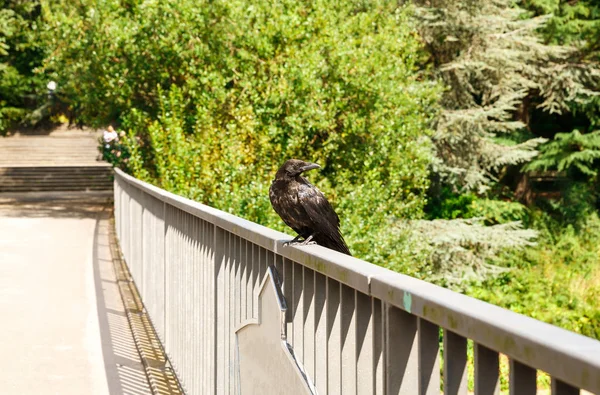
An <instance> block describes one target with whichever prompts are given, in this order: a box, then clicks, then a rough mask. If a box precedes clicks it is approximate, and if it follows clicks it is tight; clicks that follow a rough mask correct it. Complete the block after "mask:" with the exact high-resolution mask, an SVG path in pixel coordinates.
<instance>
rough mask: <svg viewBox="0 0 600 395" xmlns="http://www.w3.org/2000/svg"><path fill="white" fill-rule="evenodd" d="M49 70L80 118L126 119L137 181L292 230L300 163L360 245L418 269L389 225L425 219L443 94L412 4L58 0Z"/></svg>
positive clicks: (375, 256)
mask: <svg viewBox="0 0 600 395" xmlns="http://www.w3.org/2000/svg"><path fill="white" fill-rule="evenodd" d="M45 10H46V13H45V17H46V20H47V21H48V25H47V27H46V31H45V33H44V34H45V37H46V39H47V40H49V41H52V42H59V41H60V42H62V43H68V44H65V45H61V46H57V49H56V50H55V51H54V52H53V56H52V58H49V59H48V63H47V66H46V69H47V71H48V72H52V73H53V74H52V75H53V76H54V78H56V80H57V82H58V84H59V86H61V87H62V94H63V95H65V97H66V98H68V100H69V102H71V103H72V105H73V107H74V108H77V109H78V110H77V111H78V116H79V117H80V118H81V119H82V120H84V121H85V122H87V123H90V124H93V125H101V124H103V123H105V122H107V121H111V120H114V119H115V118H116V119H118V120H119V121H120V122H122V125H121V126H122V128H124V129H125V130H127V136H126V137H124V138H123V139H121V144H123V145H125V147H126V148H127V151H128V153H129V155H130V157H129V158H128V161H127V162H123V163H121V165H122V166H124V167H126V168H127V169H128V170H129V171H130V172H132V173H133V174H134V175H135V176H138V177H140V178H143V179H145V180H147V181H150V182H153V183H155V184H157V185H159V186H161V187H164V188H166V189H168V190H171V191H173V192H176V193H179V194H182V195H184V196H188V197H190V198H193V199H196V200H199V201H202V202H204V203H207V204H210V205H212V206H214V207H217V208H221V209H224V210H226V211H229V212H232V213H235V214H237V215H241V216H243V217H245V218H248V219H251V220H254V221H257V222H259V223H262V224H265V225H268V226H272V227H275V228H277V229H281V230H286V228H285V226H284V225H283V223H282V222H281V220H280V219H279V218H278V217H277V216H276V214H275V213H274V212H273V210H272V209H271V207H270V202H269V200H268V187H269V185H270V182H271V180H272V178H273V176H274V172H275V171H276V169H277V167H278V166H280V165H281V164H282V163H283V162H284V161H285V160H286V159H288V158H292V157H296V158H304V159H307V160H311V161H314V162H317V163H319V164H320V165H321V166H322V170H321V171H320V172H314V173H312V174H309V175H308V177H309V178H310V179H311V181H314V182H315V183H316V184H317V185H318V186H319V187H320V188H321V189H322V190H323V191H324V192H325V194H326V195H327V196H328V198H329V199H330V200H331V201H332V203H333V204H334V205H335V206H336V208H337V210H338V212H339V214H340V217H341V218H342V227H343V229H342V231H343V232H344V234H345V235H346V238H347V239H348V241H349V243H350V246H351V249H352V251H353V252H354V253H355V254H356V255H358V256H360V257H363V258H365V259H369V260H371V261H373V262H376V263H380V264H386V265H388V266H390V267H392V266H393V267H396V268H407V267H409V266H410V262H412V259H414V257H415V254H414V253H412V252H411V248H410V246H409V244H410V243H409V240H408V239H406V242H402V240H403V239H402V235H399V236H395V235H394V234H391V233H390V232H389V231H388V230H387V226H388V224H389V223H390V221H391V220H393V219H395V218H419V217H421V216H422V212H423V206H424V204H425V191H426V190H427V188H428V186H429V181H428V166H429V164H430V160H431V156H432V153H431V144H430V142H429V139H428V134H429V130H428V128H427V125H428V123H429V122H430V120H431V117H433V116H434V115H435V103H436V101H437V97H438V91H439V89H438V88H437V85H436V84H435V83H431V82H427V81H423V78H422V76H421V75H420V74H419V73H418V67H419V62H420V61H421V60H422V59H423V56H422V52H421V44H420V42H419V40H418V37H417V35H416V34H415V29H414V26H413V22H412V20H411V19H410V15H409V13H410V10H409V8H407V7H404V6H398V5H395V4H394V3H391V2H387V1H375V2H370V3H363V2H344V3H339V2H334V1H315V2H308V3H306V2H296V1H287V0H282V1H278V2H275V3H273V2H267V1H259V2H253V3H252V4H250V3H249V2H247V1H241V0H238V1H226V2H225V1H218V2H202V3H201V4H199V3H198V2H196V1H191V0H188V1H177V2H175V1H167V2H143V3H139V4H137V5H135V4H134V5H132V6H131V7H128V8H124V7H121V6H120V2H118V1H108V2H105V3H102V4H97V3H96V2H91V1H90V2H86V1H83V2H81V3H80V6H78V7H73V6H72V5H70V4H69V2H59V3H53V2H48V3H46V9H45Z"/></svg>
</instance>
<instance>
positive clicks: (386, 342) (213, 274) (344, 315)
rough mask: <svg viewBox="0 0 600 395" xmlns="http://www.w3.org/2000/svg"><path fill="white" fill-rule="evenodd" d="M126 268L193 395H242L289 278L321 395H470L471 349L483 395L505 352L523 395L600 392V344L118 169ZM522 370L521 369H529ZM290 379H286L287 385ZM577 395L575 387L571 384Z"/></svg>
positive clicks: (118, 219) (292, 326)
mask: <svg viewBox="0 0 600 395" xmlns="http://www.w3.org/2000/svg"><path fill="white" fill-rule="evenodd" d="M115 173H116V174H115V188H114V191H115V228H116V233H117V236H118V238H119V241H120V246H121V250H122V253H123V257H124V259H125V260H126V262H127V264H128V265H129V268H130V272H131V273H132V277H133V279H134V281H135V283H136V285H137V286H138V289H139V290H140V293H141V295H142V299H143V302H144V306H145V308H146V310H147V311H148V313H149V315H150V317H151V319H152V321H153V323H154V325H155V327H156V329H157V332H158V334H159V337H160V339H161V341H162V343H163V345H164V347H165V350H166V352H167V355H168V357H169V359H170V360H171V363H172V365H173V367H174V369H175V372H176V373H177V374H178V376H179V378H180V380H181V382H182V384H183V386H184V389H185V390H186V392H187V393H188V394H204V393H216V394H238V393H240V392H244V391H245V389H244V388H243V387H242V385H243V383H240V381H239V375H238V368H239V364H240V363H248V364H252V363H253V361H240V360H239V358H238V356H237V355H236V330H238V329H239V328H240V326H241V325H242V324H245V323H247V322H248V321H249V320H251V319H258V316H259V314H258V304H257V302H258V300H257V296H258V291H259V289H260V285H261V284H262V281H263V279H264V278H265V276H266V273H267V268H269V267H271V268H274V269H275V270H276V273H277V276H278V277H279V279H280V282H281V287H282V289H281V291H282V294H283V297H284V298H285V301H286V304H287V311H286V316H285V328H286V332H287V338H286V340H287V342H288V343H289V345H290V346H291V347H292V352H293V353H294V355H295V356H296V358H297V360H298V363H299V366H301V367H302V368H303V370H304V372H305V374H306V377H307V379H308V381H309V382H310V383H311V384H314V386H315V388H316V390H317V391H318V393H327V394H370V393H375V394H408V395H415V394H419V395H424V394H439V392H440V379H441V378H440V347H439V340H440V328H441V329H442V330H443V334H444V335H443V342H444V372H443V375H444V393H446V394H465V393H466V377H467V376H466V345H467V339H469V341H473V343H474V345H475V346H474V347H475V350H474V351H475V393H476V394H497V393H498V392H499V369H498V364H499V360H498V355H499V353H502V354H505V355H507V356H508V358H509V361H510V378H509V386H510V391H511V394H519V395H521V394H522V395H528V394H534V393H535V390H536V388H535V377H536V369H539V370H542V371H545V372H547V373H548V374H549V375H550V376H551V377H553V379H552V391H553V392H552V393H553V394H574V393H578V392H579V388H582V389H587V390H589V391H590V392H592V393H600V342H597V341H595V340H592V339H589V338H585V337H582V336H580V335H577V334H574V333H571V332H567V331H565V330H562V329H560V328H556V327H553V326H551V325H547V324H543V323H541V322H539V321H536V320H533V319H531V318H527V317H524V316H521V315H519V314H515V313H512V312H510V311H507V310H504V309H501V308H499V307H496V306H492V305H489V304H487V303H483V302H480V301H477V300H474V299H472V298H469V297H466V296H464V295H460V294H458V293H455V292H451V291H449V290H446V289H442V288H440V287H436V286H434V285H432V284H428V283H425V282H423V281H419V280H416V279H414V278H410V277H407V276H403V275H400V274H397V273H392V272H390V271H388V270H386V269H383V268H381V267H377V266H374V265H370V264H368V263H366V262H364V261H361V260H359V259H356V258H353V257H350V256H346V255H342V254H339V253H337V252H334V251H330V250H327V249H325V248H322V247H319V246H305V247H297V246H287V247H284V246H283V242H284V241H286V240H289V239H290V238H291V237H289V236H288V235H285V234H282V233H279V232H275V231H273V230H270V229H267V228H264V227H262V226H260V225H257V224H254V223H251V222H248V221H245V220H243V219H241V218H237V217H235V216H232V215H230V214H227V213H224V212H221V211H219V210H215V209H213V208H210V207H207V206H203V205H201V204H198V203H196V202H192V201H189V200H187V199H184V198H181V197H178V196H176V195H173V194H170V193H168V192H166V191H163V190H161V189H159V188H156V187H153V186H151V185H148V184H145V183H143V182H141V181H139V180H135V179H134V178H132V177H129V176H127V175H125V174H123V173H122V172H120V171H119V170H115ZM517 361H519V362H517ZM276 380H277V377H274V382H276ZM567 383H568V384H567Z"/></svg>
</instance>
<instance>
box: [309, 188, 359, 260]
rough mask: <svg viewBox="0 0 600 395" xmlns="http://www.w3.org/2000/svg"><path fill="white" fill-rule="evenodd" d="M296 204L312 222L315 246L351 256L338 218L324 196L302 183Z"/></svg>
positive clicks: (317, 190)
mask: <svg viewBox="0 0 600 395" xmlns="http://www.w3.org/2000/svg"><path fill="white" fill-rule="evenodd" d="M298 202H299V203H300V204H301V206H302V208H304V211H306V214H307V215H308V217H309V218H310V220H311V222H312V228H313V231H314V235H313V238H314V240H315V241H316V242H317V244H319V245H322V246H324V247H328V248H331V249H333V250H336V251H339V252H342V253H344V254H348V255H351V254H350V250H349V249H348V246H347V245H346V242H345V241H344V238H343V237H342V234H341V232H340V218H339V217H338V215H337V214H336V212H335V211H334V210H333V207H331V204H330V203H329V201H327V198H325V195H323V193H322V192H321V191H319V189H317V188H316V187H315V186H313V185H311V184H310V183H308V182H307V183H306V184H304V183H303V184H301V185H300V188H299V190H298Z"/></svg>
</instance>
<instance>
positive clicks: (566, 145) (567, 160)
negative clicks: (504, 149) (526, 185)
mask: <svg viewBox="0 0 600 395" xmlns="http://www.w3.org/2000/svg"><path fill="white" fill-rule="evenodd" d="M540 151H541V154H540V155H539V156H538V157H536V158H535V159H534V160H533V161H532V162H531V163H529V164H528V165H527V166H526V167H525V170H549V169H552V170H558V171H571V172H572V171H573V170H575V169H576V170H578V171H579V172H581V173H582V174H584V175H586V176H587V177H595V176H596V175H597V174H598V170H597V160H598V159H600V130H598V131H595V132H593V133H588V134H581V133H580V132H579V131H578V130H573V131H572V132H571V133H557V134H556V136H555V137H554V140H552V141H550V142H548V143H547V144H545V145H543V146H542V147H541V149H540Z"/></svg>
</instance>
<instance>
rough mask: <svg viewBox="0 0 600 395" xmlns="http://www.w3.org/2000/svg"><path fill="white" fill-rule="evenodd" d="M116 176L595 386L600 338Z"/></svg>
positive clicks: (533, 363) (598, 389)
mask: <svg viewBox="0 0 600 395" xmlns="http://www.w3.org/2000/svg"><path fill="white" fill-rule="evenodd" d="M115 176H116V177H118V178H120V179H121V180H124V181H126V182H127V183H128V184H129V185H132V186H135V187H136V188H138V189H139V190H141V191H143V192H144V193H147V194H149V195H151V196H153V197H155V198H157V199H159V200H160V201H162V202H165V203H168V204H170V205H173V206H175V207H177V208H179V209H181V210H183V211H185V212H187V213H189V214H191V215H194V216H197V217H199V218H201V219H203V220H206V221H209V222H211V223H213V224H215V225H216V226H218V227H220V228H222V229H224V230H226V231H228V232H230V233H232V234H234V235H237V236H239V237H242V238H244V239H246V240H249V241H251V242H252V243H255V244H257V245H260V246H261V247H263V248H265V249H267V250H269V251H271V252H274V253H277V254H279V255H281V256H283V257H284V258H288V259H290V260H293V261H294V262H297V263H299V264H301V265H304V266H305V267H307V268H310V269H312V270H315V271H316V272H319V273H321V274H323V275H325V276H327V277H330V278H333V279H335V280H337V281H339V282H341V283H344V284H346V285H348V286H350V287H352V288H354V289H356V290H358V291H360V292H362V293H364V294H366V295H369V296H372V297H374V298H377V299H380V300H382V301H384V302H386V303H389V304H390V305H393V306H395V307H398V308H400V309H402V310H405V311H407V312H408V313H410V314H412V315H415V316H417V317H420V318H423V319H425V320H427V321H430V322H432V323H434V324H436V325H438V326H440V327H442V328H446V329H447V330H449V331H451V332H454V333H456V334H458V335H460V336H463V337H466V338H468V339H472V340H473V341H474V342H476V343H478V344H481V345H483V346H485V347H488V348H490V349H493V350H495V351H497V352H500V353H502V354H506V355H508V356H509V357H510V358H513V359H515V360H518V361H519V362H521V363H523V364H525V365H528V366H530V367H532V368H535V369H540V370H542V371H545V372H546V373H548V374H550V375H551V376H552V377H555V378H557V379H560V380H562V381H564V382H567V383H569V384H571V385H573V386H577V387H579V388H582V389H586V390H588V391H591V392H593V393H600V341H597V340H594V339H592V338H589V337H586V336H582V335H579V334H577V333H574V332H571V331H568V330H565V329H562V328H559V327H557V326H553V325H550V324H547V323H544V322H541V321H538V320H535V319H533V318H530V317H527V316H524V315H522V314H519V313H515V312H512V311H510V310H507V309H504V308H501V307H498V306H494V305H492V304H489V303H486V302H483V301H481V300H477V299H475V298H472V297H469V296H466V295H462V294H460V293H457V292H453V291H450V290H448V289H445V288H442V287H439V286H437V285H434V284H431V283H428V282H426V281H422V280H418V279H416V278H412V277H409V276H406V275H403V274H400V273H396V272H393V271H391V270H388V269H385V268H383V267H380V266H376V265H374V264H371V263H369V262H366V261H363V260H360V259H358V258H355V257H351V256H347V255H344V254H341V253H338V252H336V251H333V250H329V249H326V248H323V247H320V246H288V247H284V246H283V243H284V242H285V241H287V240H289V239H290V238H291V236H289V235H287V234H285V233H282V232H278V231H275V230H273V229H269V228H267V227H264V226H262V225H259V224H256V223H254V222H251V221H248V220H245V219H243V218H240V217H237V216H235V215H232V214H229V213H226V212H224V211H221V210H218V209H215V208H212V207H209V206H206V205H204V204H201V203H198V202H194V201H192V200H189V199H186V198H184V197H181V196H178V195H176V194H173V193H171V192H167V191H165V190H163V189H161V188H158V187H156V186H153V185H150V184H148V183H146V182H143V181H140V180H138V179H136V178H134V177H132V176H130V175H128V174H125V173H124V172H123V171H121V170H119V169H116V168H115Z"/></svg>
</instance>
